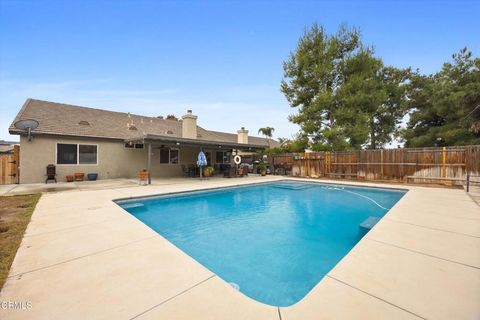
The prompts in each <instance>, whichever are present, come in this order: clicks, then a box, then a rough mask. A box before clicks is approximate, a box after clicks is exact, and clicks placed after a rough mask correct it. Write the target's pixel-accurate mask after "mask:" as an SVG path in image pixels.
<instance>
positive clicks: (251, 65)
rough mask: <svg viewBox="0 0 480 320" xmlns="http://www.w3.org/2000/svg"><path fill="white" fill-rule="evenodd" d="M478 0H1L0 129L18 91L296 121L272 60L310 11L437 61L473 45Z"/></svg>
mask: <svg viewBox="0 0 480 320" xmlns="http://www.w3.org/2000/svg"><path fill="white" fill-rule="evenodd" d="M479 12H480V1H251V2H249V1H178V2H173V1H153V0H151V1H141V0H137V1H103V0H97V1H89V0H84V1H39V0H37V1H6V0H0V139H15V140H16V139H18V138H17V137H14V136H10V135H9V134H8V130H7V128H8V126H9V124H10V123H11V121H12V120H13V118H14V117H15V115H16V113H17V112H18V110H19V109H20V107H21V105H22V104H23V102H24V101H25V100H26V99H27V98H28V97H32V98H37V99H45V100H51V101H58V102H64V103H70V104H78V105H85V106H92V107H99V108H105V109H110V110H117V111H125V112H127V111H129V112H132V113H137V114H143V115H152V116H156V115H166V114H176V115H178V116H180V115H182V114H183V113H184V112H185V110H186V109H193V111H194V113H195V114H197V115H198V116H199V120H198V121H199V124H200V125H201V126H203V127H205V128H207V129H212V130H220V131H230V132H235V131H236V130H237V129H238V128H240V127H241V126H245V127H247V129H250V132H251V134H252V133H256V131H257V130H258V128H260V127H264V126H271V127H274V128H275V129H276V131H275V134H274V136H275V137H290V136H291V135H292V134H294V133H295V132H296V131H297V130H298V128H297V127H296V126H295V125H293V124H291V123H289V122H288V120H287V116H288V115H289V114H291V113H293V112H294V110H293V109H291V108H290V107H289V106H288V103H287V101H286V100H285V98H284V97H283V95H282V93H281V92H280V90H279V85H280V80H281V79H282V75H283V70H282V62H283V61H284V60H285V59H286V58H287V57H288V55H289V52H290V51H292V50H294V49H295V47H296V44H297V41H298V38H299V37H300V36H301V35H302V33H303V30H304V28H305V27H308V26H309V25H311V24H312V23H313V22H317V23H319V24H322V25H324V26H325V27H326V28H327V30H328V31H329V32H331V33H334V32H335V31H336V30H337V28H338V26H339V25H340V24H341V23H347V24H348V25H350V26H356V27H359V28H360V29H361V30H362V34H363V40H364V42H365V43H367V44H371V45H374V47H375V49H376V53H377V55H378V56H380V57H382V58H383V60H384V62H385V63H386V64H389V65H394V66H398V67H408V66H412V67H413V68H419V69H420V70H421V71H422V72H424V73H432V72H435V71H436V70H438V69H439V68H440V67H441V65H442V63H443V62H445V61H447V60H448V59H449V58H450V57H451V54H452V53H453V52H456V51H458V50H459V49H460V48H462V47H464V46H468V47H469V49H470V50H472V51H473V53H474V55H475V56H478V54H479V51H480V15H479Z"/></svg>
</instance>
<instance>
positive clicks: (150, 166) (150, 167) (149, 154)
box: [147, 143, 152, 184]
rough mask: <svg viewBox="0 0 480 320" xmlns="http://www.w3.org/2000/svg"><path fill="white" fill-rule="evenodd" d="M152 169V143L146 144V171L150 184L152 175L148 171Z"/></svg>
mask: <svg viewBox="0 0 480 320" xmlns="http://www.w3.org/2000/svg"><path fill="white" fill-rule="evenodd" d="M151 169H152V144H151V143H149V144H148V157H147V172H148V184H152V177H151V175H150V171H151Z"/></svg>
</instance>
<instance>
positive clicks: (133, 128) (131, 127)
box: [128, 124, 138, 131]
mask: <svg viewBox="0 0 480 320" xmlns="http://www.w3.org/2000/svg"><path fill="white" fill-rule="evenodd" d="M128 130H134V131H137V130H138V129H137V127H135V126H134V125H133V124H132V125H131V126H129V127H128Z"/></svg>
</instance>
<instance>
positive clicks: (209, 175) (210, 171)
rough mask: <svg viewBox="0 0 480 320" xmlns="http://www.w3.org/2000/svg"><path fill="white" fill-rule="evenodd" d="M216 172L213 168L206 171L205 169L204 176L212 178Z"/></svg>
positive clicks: (207, 168) (206, 168)
mask: <svg viewBox="0 0 480 320" xmlns="http://www.w3.org/2000/svg"><path fill="white" fill-rule="evenodd" d="M214 172H215V169H214V168H213V167H205V169H203V176H204V177H211V176H213V173H214Z"/></svg>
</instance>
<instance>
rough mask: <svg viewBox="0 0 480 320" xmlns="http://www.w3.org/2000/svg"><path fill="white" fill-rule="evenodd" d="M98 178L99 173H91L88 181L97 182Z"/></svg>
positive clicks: (88, 175)
mask: <svg viewBox="0 0 480 320" xmlns="http://www.w3.org/2000/svg"><path fill="white" fill-rule="evenodd" d="M97 178H98V173H89V174H87V179H88V180H89V181H95V180H97Z"/></svg>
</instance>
